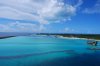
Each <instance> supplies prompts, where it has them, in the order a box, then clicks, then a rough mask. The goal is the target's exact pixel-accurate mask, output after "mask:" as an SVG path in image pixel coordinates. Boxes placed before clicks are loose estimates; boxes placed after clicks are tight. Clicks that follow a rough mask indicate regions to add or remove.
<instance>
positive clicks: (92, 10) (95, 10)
mask: <svg viewBox="0 0 100 66" xmlns="http://www.w3.org/2000/svg"><path fill="white" fill-rule="evenodd" d="M83 13H88V14H93V13H100V0H97V2H96V4H95V5H94V6H93V7H91V8H86V9H85V10H84V11H83Z"/></svg>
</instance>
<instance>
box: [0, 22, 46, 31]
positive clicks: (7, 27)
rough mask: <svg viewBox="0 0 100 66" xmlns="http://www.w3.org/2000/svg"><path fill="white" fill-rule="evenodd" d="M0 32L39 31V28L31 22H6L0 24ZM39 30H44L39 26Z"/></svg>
mask: <svg viewBox="0 0 100 66" xmlns="http://www.w3.org/2000/svg"><path fill="white" fill-rule="evenodd" d="M0 28H2V29H0V32H39V31H40V30H39V29H40V28H41V27H39V26H37V25H36V24H32V23H22V22H21V23H20V22H11V23H7V24H0ZM41 30H44V29H42V28H41Z"/></svg>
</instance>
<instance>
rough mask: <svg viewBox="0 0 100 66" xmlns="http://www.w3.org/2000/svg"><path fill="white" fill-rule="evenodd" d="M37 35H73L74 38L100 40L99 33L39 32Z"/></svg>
mask: <svg viewBox="0 0 100 66" xmlns="http://www.w3.org/2000/svg"><path fill="white" fill-rule="evenodd" d="M39 35H57V36H62V37H69V38H71V37H73V38H74V37H75V38H86V39H95V40H100V34H49V33H40V34H39Z"/></svg>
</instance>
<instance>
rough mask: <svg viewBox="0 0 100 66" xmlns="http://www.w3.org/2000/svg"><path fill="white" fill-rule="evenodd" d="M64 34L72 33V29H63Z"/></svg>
mask: <svg viewBox="0 0 100 66" xmlns="http://www.w3.org/2000/svg"><path fill="white" fill-rule="evenodd" d="M64 32H67V33H72V32H74V29H71V28H68V27H65V28H64Z"/></svg>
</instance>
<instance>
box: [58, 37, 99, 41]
mask: <svg viewBox="0 0 100 66" xmlns="http://www.w3.org/2000/svg"><path fill="white" fill-rule="evenodd" d="M59 38H63V39H84V40H96V41H100V40H99V39H88V38H78V37H63V36H59Z"/></svg>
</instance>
